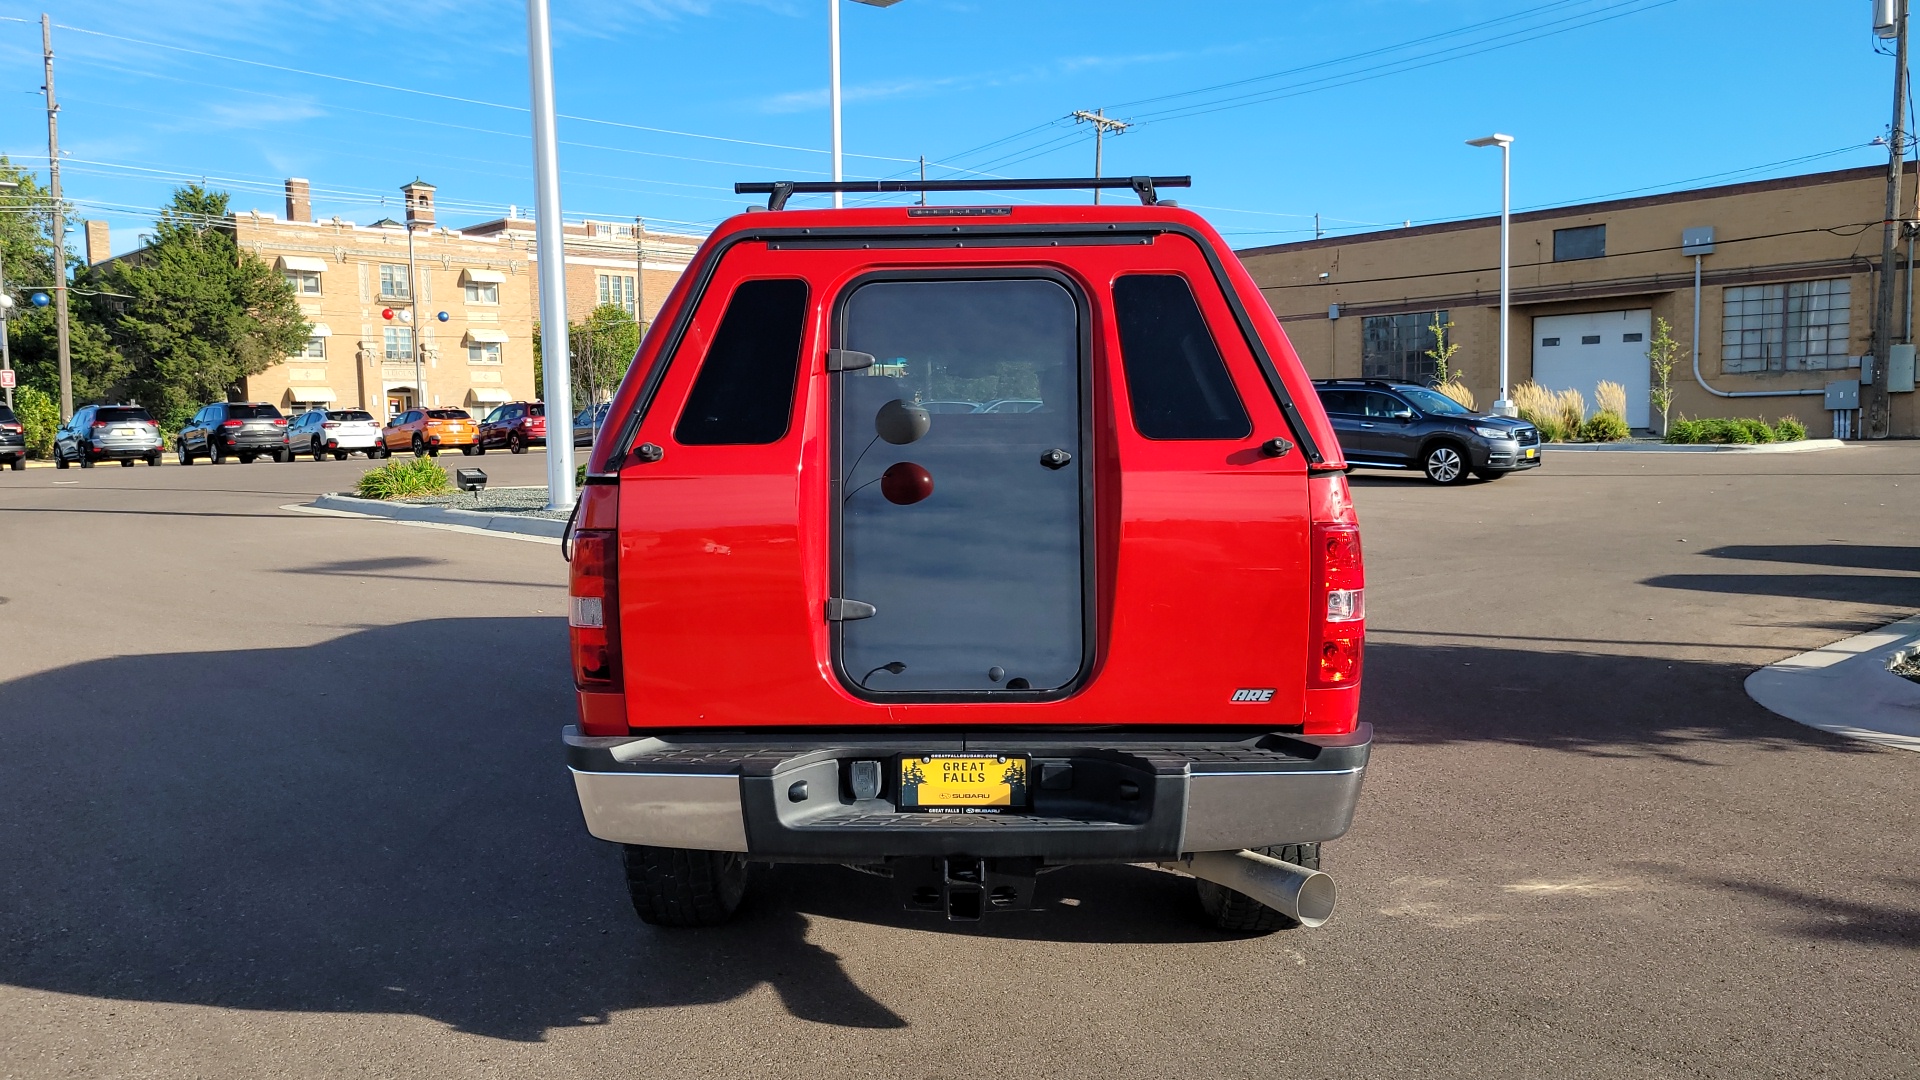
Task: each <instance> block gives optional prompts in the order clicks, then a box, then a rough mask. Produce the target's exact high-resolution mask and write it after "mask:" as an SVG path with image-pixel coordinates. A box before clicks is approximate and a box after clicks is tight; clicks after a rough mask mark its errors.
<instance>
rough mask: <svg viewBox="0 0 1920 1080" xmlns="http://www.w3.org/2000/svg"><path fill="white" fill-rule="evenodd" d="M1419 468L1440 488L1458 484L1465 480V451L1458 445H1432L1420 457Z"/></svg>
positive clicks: (1450, 443) (1444, 443)
mask: <svg viewBox="0 0 1920 1080" xmlns="http://www.w3.org/2000/svg"><path fill="white" fill-rule="evenodd" d="M1420 468H1421V470H1422V471H1424V472H1425V473H1426V474H1427V479H1429V480H1431V481H1433V482H1434V483H1436V484H1439V485H1440V486H1442V487H1449V486H1452V485H1454V484H1458V483H1460V482H1461V481H1463V480H1465V479H1466V478H1467V473H1468V468H1467V451H1466V449H1465V448H1463V447H1462V446H1461V445H1460V444H1459V443H1453V442H1437V443H1434V444H1433V445H1432V446H1429V447H1427V449H1426V452H1425V453H1424V454H1422V455H1421V456H1420Z"/></svg>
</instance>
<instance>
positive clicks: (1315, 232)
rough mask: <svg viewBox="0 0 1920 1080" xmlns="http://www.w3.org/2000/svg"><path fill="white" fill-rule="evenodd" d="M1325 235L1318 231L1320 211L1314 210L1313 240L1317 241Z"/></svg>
mask: <svg viewBox="0 0 1920 1080" xmlns="http://www.w3.org/2000/svg"><path fill="white" fill-rule="evenodd" d="M1325 235H1326V234H1325V233H1323V232H1321V231H1320V211H1318V210H1315V211H1314V212H1313V238H1314V239H1315V240H1318V239H1320V238H1321V237H1322V236H1325Z"/></svg>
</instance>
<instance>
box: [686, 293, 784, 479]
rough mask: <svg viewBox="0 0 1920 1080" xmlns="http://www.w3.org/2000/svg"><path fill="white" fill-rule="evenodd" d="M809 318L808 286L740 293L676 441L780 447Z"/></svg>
mask: <svg viewBox="0 0 1920 1080" xmlns="http://www.w3.org/2000/svg"><path fill="white" fill-rule="evenodd" d="M806 313H807V283H806V282H804V281H800V280H797V279H791V278H780V279H774V280H769V281H748V282H743V283H742V284H741V285H740V287H739V288H738V289H735V290H734V292H733V298H732V299H731V300H729V301H728V302H727V312H726V314H725V315H724V316H722V317H721V319H720V329H719V331H718V332H716V333H715V334H714V335H713V347H712V348H710V349H708V350H707V358H706V362H704V363H702V364H701V365H700V375H699V377H698V378H697V379H695V380H694V383H693V390H692V392H691V393H689V394H688V395H687V405H686V408H685V409H683V410H681V413H680V421H679V423H678V424H677V425H675V427H674V429H673V437H674V440H675V441H676V442H679V443H680V444H681V445H682V446H747V445H758V444H763V443H772V442H779V441H780V439H781V437H782V436H784V435H785V434H786V433H787V423H788V419H789V414H791V413H792V412H793V386H794V380H795V379H796V378H797V377H798V376H799V373H800V338H801V335H802V332H803V331H804V330H805V329H806Z"/></svg>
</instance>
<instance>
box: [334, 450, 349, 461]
mask: <svg viewBox="0 0 1920 1080" xmlns="http://www.w3.org/2000/svg"><path fill="white" fill-rule="evenodd" d="M333 460H335V461H345V460H347V452H346V451H345V450H335V451H334V452H333Z"/></svg>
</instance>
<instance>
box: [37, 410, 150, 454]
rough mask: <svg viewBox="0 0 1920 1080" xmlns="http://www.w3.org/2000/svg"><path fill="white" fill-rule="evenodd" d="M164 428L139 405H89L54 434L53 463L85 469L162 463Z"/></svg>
mask: <svg viewBox="0 0 1920 1080" xmlns="http://www.w3.org/2000/svg"><path fill="white" fill-rule="evenodd" d="M160 447H161V443H160V425H159V424H156V423H154V422H153V417H151V416H148V415H147V410H145V409H143V408H141V407H140V406H138V405H89V406H87V407H86V408H84V409H79V410H77V411H75V412H74V414H73V418H72V419H70V420H68V421H67V422H66V423H64V424H61V425H60V430H58V431H56V432H54V433H53V464H54V466H55V467H57V468H61V469H64V468H66V467H67V466H68V465H69V464H71V463H72V462H76V461H77V462H79V463H80V467H81V468H83V469H91V468H93V463H94V462H96V461H118V462H119V463H120V464H121V465H124V466H129V467H131V466H132V465H133V463H134V462H136V461H144V462H146V463H147V464H149V465H158V464H160Z"/></svg>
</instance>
